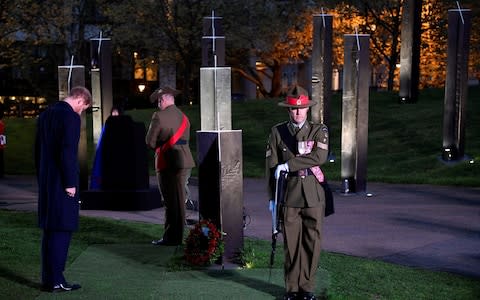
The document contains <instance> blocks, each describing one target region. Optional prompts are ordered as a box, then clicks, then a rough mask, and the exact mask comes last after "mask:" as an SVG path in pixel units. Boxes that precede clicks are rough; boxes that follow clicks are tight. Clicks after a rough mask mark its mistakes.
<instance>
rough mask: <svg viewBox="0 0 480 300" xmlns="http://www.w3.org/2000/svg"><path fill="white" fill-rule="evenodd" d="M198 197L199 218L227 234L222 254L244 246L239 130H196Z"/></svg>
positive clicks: (233, 253) (231, 253)
mask: <svg viewBox="0 0 480 300" xmlns="http://www.w3.org/2000/svg"><path fill="white" fill-rule="evenodd" d="M197 141H198V142H197V151H198V181H199V186H198V198H199V200H200V203H199V212H200V217H201V218H202V219H210V220H212V221H213V222H214V223H215V224H216V226H218V227H219V228H221V230H222V231H223V232H225V233H226V235H225V236H224V238H223V239H224V245H225V247H224V253H223V257H224V258H226V259H227V260H232V259H234V258H235V257H236V256H238V254H240V252H241V250H242V248H243V163H242V131H241V130H220V131H197Z"/></svg>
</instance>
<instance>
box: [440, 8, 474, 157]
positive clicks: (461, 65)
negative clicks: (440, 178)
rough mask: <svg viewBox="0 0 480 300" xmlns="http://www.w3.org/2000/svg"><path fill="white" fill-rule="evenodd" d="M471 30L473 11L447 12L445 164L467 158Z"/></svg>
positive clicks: (443, 154) (444, 124)
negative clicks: (467, 105)
mask: <svg viewBox="0 0 480 300" xmlns="http://www.w3.org/2000/svg"><path fill="white" fill-rule="evenodd" d="M470 27H471V10H470V9H460V10H459V9H450V10H449V11H448V52H447V78H446V81H445V101H444V112H443V152H442V159H443V160H444V161H455V160H461V159H463V158H464V155H465V153H464V148H465V118H466V116H467V114H466V102H467V93H468V56H469V48H470V42H469V41H470Z"/></svg>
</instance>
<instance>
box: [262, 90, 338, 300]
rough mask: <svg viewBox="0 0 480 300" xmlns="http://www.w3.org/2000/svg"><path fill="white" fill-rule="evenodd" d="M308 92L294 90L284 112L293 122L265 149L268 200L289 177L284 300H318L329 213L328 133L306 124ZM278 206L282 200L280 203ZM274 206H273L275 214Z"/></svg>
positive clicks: (273, 136) (273, 134)
mask: <svg viewBox="0 0 480 300" xmlns="http://www.w3.org/2000/svg"><path fill="white" fill-rule="evenodd" d="M315 104H316V102H314V101H311V100H309V98H308V93H307V91H306V90H305V89H303V88H301V87H298V86H295V87H294V88H293V89H291V90H290V91H289V93H288V95H287V97H286V99H285V101H282V102H280V103H279V106H282V107H286V108H287V110H288V115H289V120H288V121H285V122H282V123H280V124H277V125H275V126H273V127H272V130H271V132H270V136H269V139H268V143H267V147H266V155H265V156H266V171H267V172H266V173H267V180H268V184H269V185H268V187H269V189H268V190H269V194H270V198H269V199H274V195H275V184H276V179H278V178H279V176H280V174H281V173H280V172H281V171H284V172H287V184H286V191H285V204H284V207H283V211H282V214H281V215H282V225H283V228H281V230H282V232H283V238H284V253H285V265H284V276H285V287H286V294H285V297H284V299H306V300H311V299H315V295H314V292H315V282H316V281H315V275H316V272H317V268H318V262H319V257H320V251H321V231H322V223H323V218H324V210H325V193H324V190H323V188H322V185H321V184H320V183H322V182H323V181H324V176H323V173H322V170H321V169H320V165H322V164H323V163H324V162H325V161H326V160H327V155H328V129H327V127H326V126H325V125H323V124H317V123H312V122H309V121H307V113H308V110H309V107H310V106H313V105H315ZM277 200H278V199H277ZM273 203H274V201H273V200H271V201H270V210H271V211H272V210H273Z"/></svg>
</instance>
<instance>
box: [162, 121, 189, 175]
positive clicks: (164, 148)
mask: <svg viewBox="0 0 480 300" xmlns="http://www.w3.org/2000/svg"><path fill="white" fill-rule="evenodd" d="M187 126H188V118H187V116H185V114H183V119H182V124H180V127H179V128H178V129H177V131H176V132H175V133H174V134H173V135H172V136H171V137H170V139H168V141H167V142H166V143H165V144H163V145H162V146H160V147H157V148H156V149H155V153H156V154H157V164H156V166H155V168H156V170H157V171H162V170H163V169H165V168H166V167H167V162H166V161H165V158H164V154H165V152H167V151H168V150H169V149H170V148H172V146H173V145H175V143H176V142H177V141H178V140H179V139H180V138H181V137H182V135H183V133H184V132H185V129H186V128H187Z"/></svg>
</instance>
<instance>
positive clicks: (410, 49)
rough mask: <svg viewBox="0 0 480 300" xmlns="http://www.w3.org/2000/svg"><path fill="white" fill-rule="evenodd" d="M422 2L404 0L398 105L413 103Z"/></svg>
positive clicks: (417, 67)
mask: <svg viewBox="0 0 480 300" xmlns="http://www.w3.org/2000/svg"><path fill="white" fill-rule="evenodd" d="M421 13H422V0H405V1H403V7H402V33H401V45H400V92H399V97H400V103H414V102H416V101H417V98H418V84H419V80H420V37H421V27H422V24H421Z"/></svg>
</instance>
